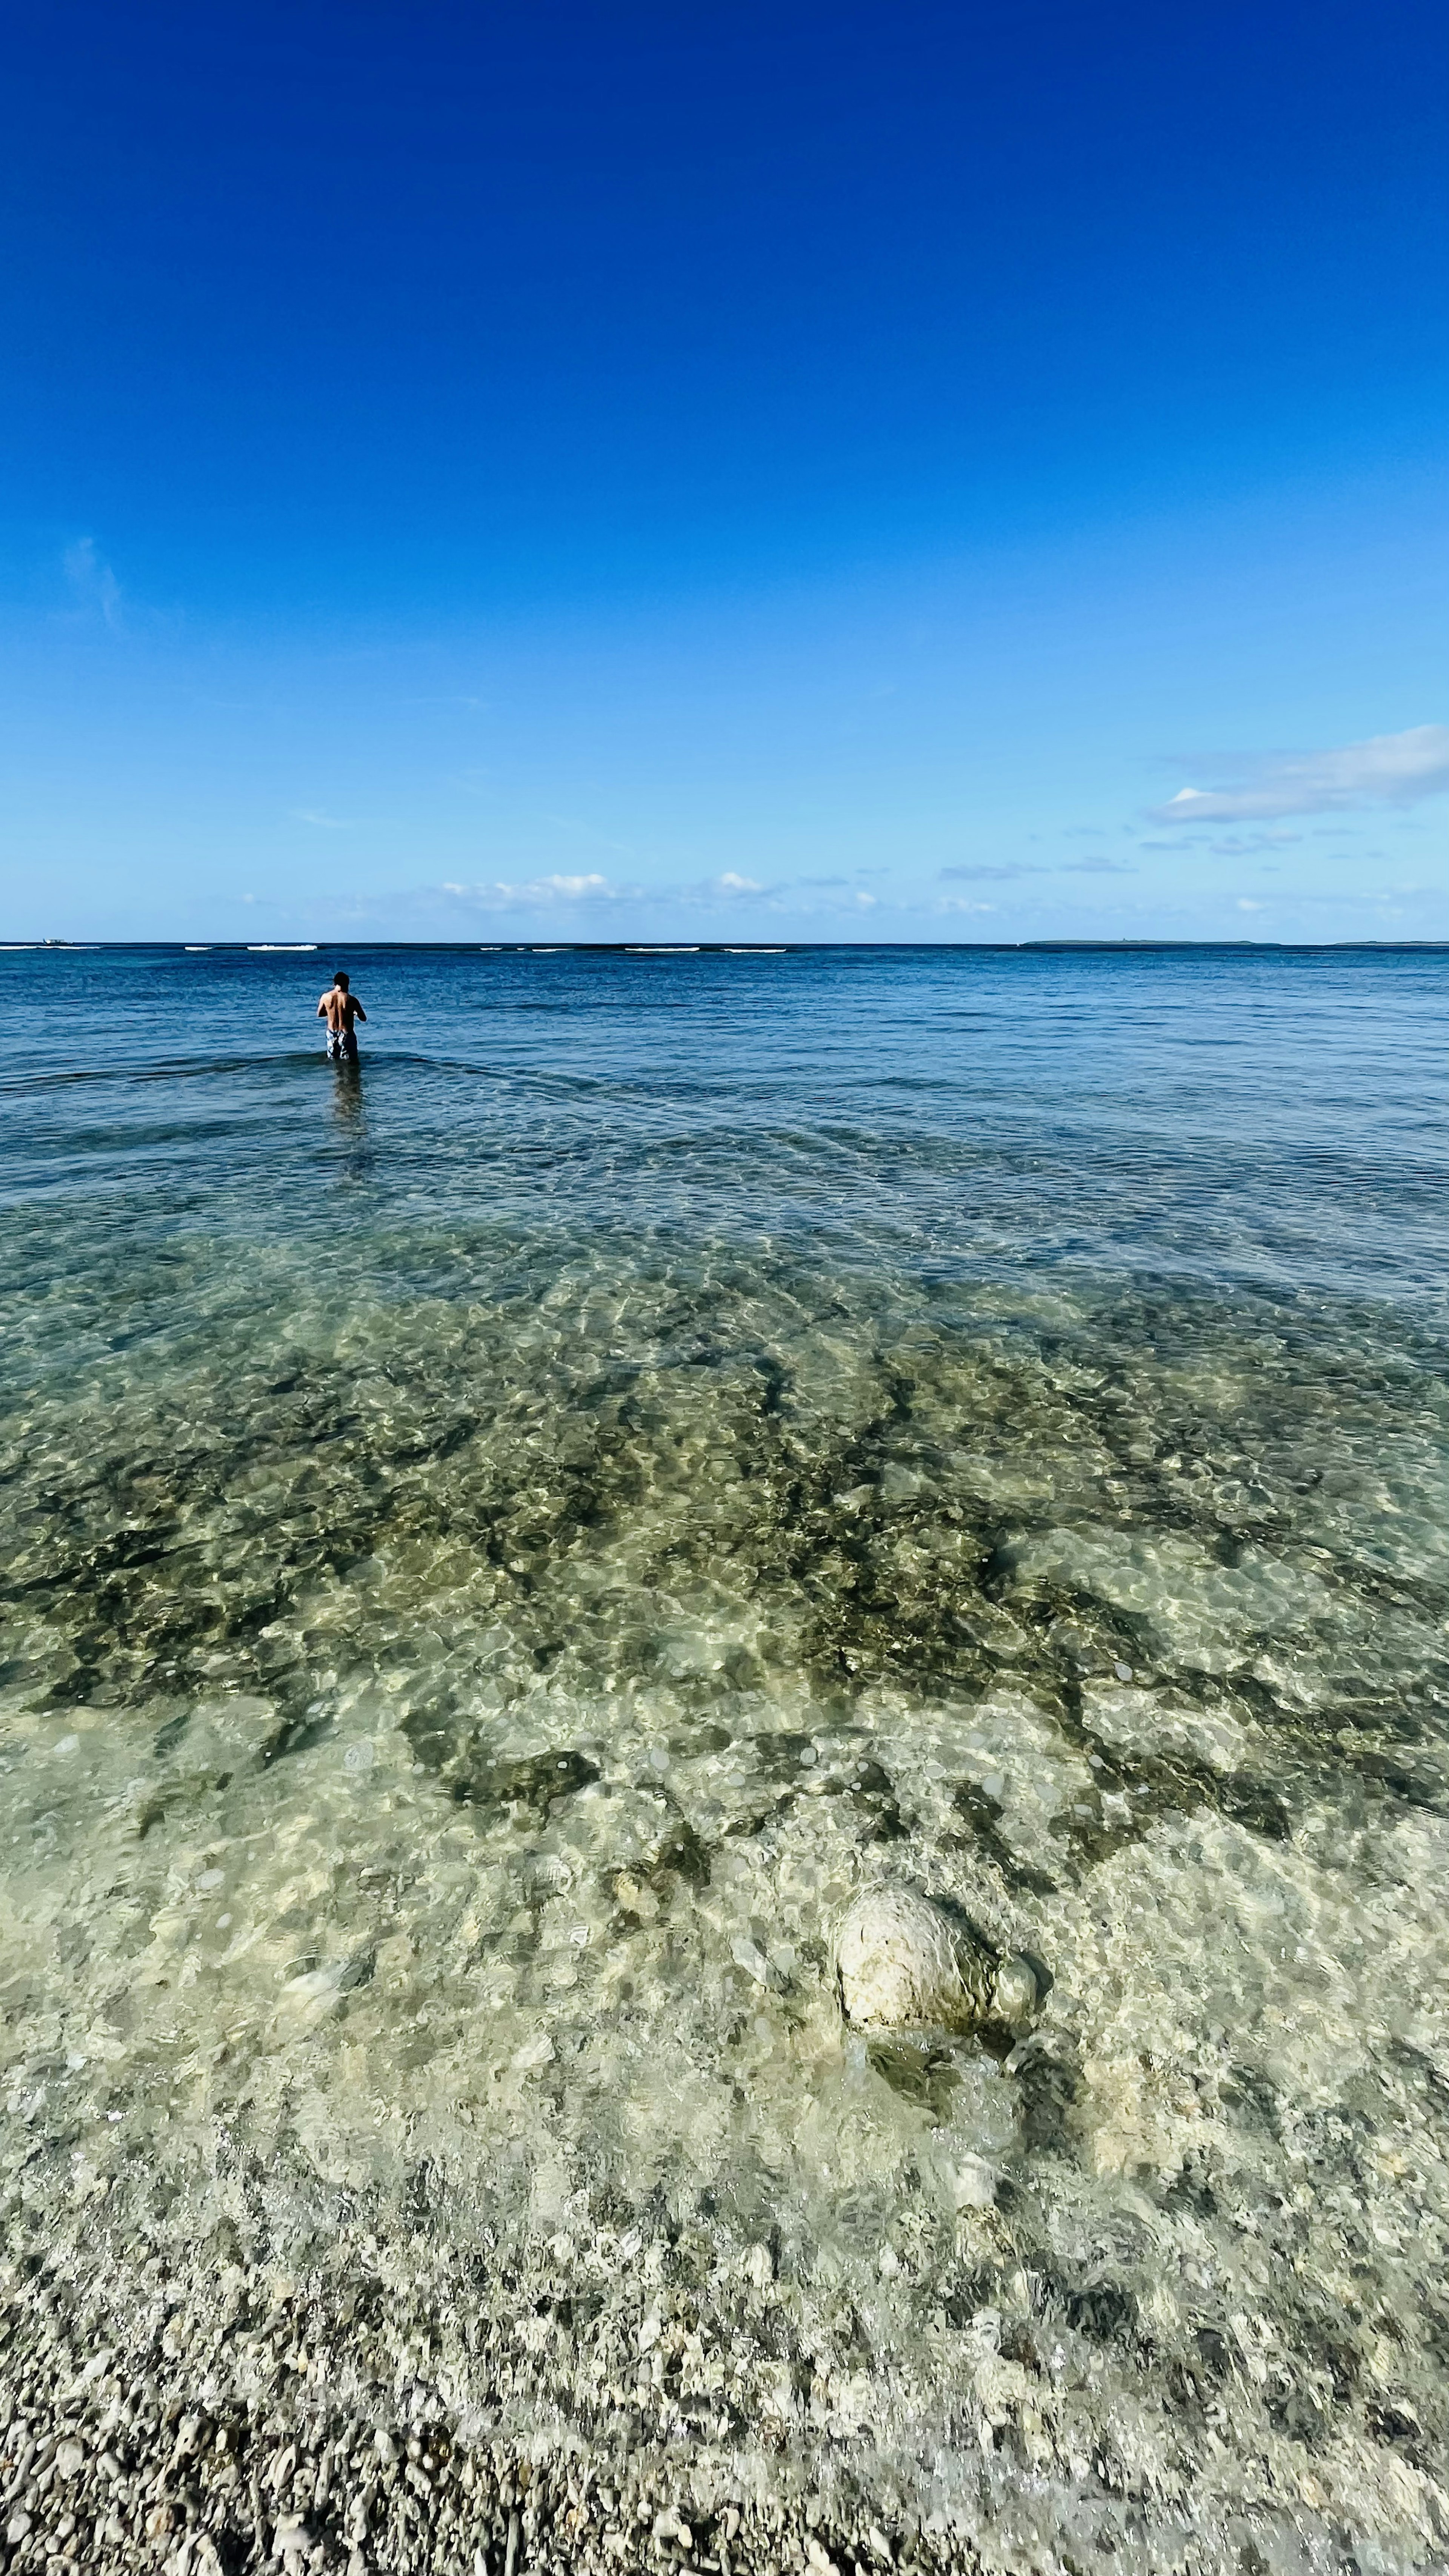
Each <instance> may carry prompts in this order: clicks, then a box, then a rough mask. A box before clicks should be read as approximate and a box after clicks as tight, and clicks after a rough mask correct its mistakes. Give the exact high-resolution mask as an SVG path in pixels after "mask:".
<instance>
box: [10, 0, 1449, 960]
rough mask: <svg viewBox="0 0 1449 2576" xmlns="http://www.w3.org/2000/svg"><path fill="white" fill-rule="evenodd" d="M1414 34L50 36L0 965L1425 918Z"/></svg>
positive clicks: (278, 13) (533, 13) (1439, 899)
mask: <svg viewBox="0 0 1449 2576" xmlns="http://www.w3.org/2000/svg"><path fill="white" fill-rule="evenodd" d="M1446 72H1449V21H1446V20H1445V18H1444V15H1443V12H1442V10H1441V9H1440V8H1439V7H1438V6H1437V5H1436V6H1432V7H1431V6H1430V5H1428V0H1423V5H1420V0H1404V5H1395V0H1390V5H1387V6H1384V5H1375V6H1372V7H1371V6H1369V5H1367V0H1315V5H1313V6H1311V7H1309V6H1286V5H1279V0H1251V5H1238V0H1211V5H1199V0H1178V5H1175V6H1174V7H1172V8H1170V9H1169V8H1164V7H1163V6H1162V5H1161V0H1153V5H1152V6H1150V7H1146V6H1138V5H1113V0H1093V5H1091V6H1087V5H1082V6H1076V5H1065V0H1011V5H1005V0H990V5H987V0H956V5H954V6H951V7H937V6H923V5H916V0H897V5H895V6H893V7H891V8H889V9H887V8H885V7H884V6H878V7H871V8H862V7H856V6H851V5H849V0H838V5H836V6H833V7H831V8H828V9H827V8H825V7H823V6H818V5H814V0H810V5H803V6H794V7H792V6H789V5H786V6H784V7H782V6H780V5H779V0H774V5H772V6H771V7H770V8H769V9H766V8H764V7H760V6H755V5H753V0H735V5H731V6H730V7H728V8H725V7H717V6H714V5H709V0H705V4H704V5H696V6H694V7H692V8H690V9H687V10H686V9H683V8H680V7H678V6H675V7H672V8H670V9H667V10H666V9H663V8H652V7H640V6H636V5H631V0H612V5H608V6H605V5H602V0H600V5H597V6H594V7H582V6H577V5H563V6H557V7H554V6H550V5H548V0H532V4H531V5H529V6H526V7H524V6H512V5H505V6H497V7H488V6H482V5H477V4H476V0H470V5H437V0H408V5H406V6H402V5H391V0H352V5H350V6H348V7H347V8H346V9H343V8H340V7H330V6H319V5H316V0H288V5H286V6H285V7H284V6H277V5H271V0H254V4H253V5H249V6H248V7H246V8H245V9H242V8H239V7H236V6H234V5H231V0H212V5H211V6H209V7H208V8H207V9H205V10H197V9H195V8H194V7H192V6H189V5H188V6H186V7H184V8H183V7H180V6H174V5H169V0H168V5H157V0H128V7H127V8H126V9H125V10H124V11H117V10H115V9H114V8H113V7H110V6H91V5H85V6H80V5H75V0H54V5H52V6H49V7H47V8H46V9H45V10H44V11H34V12H31V13H29V16H28V18H27V19H26V20H25V21H24V23H21V24H18V26H17V28H16V32H15V35H14V39H13V42H12V47H11V65H10V77H9V79H8V82H7V92H6V98H5V102H4V106H3V110H0V120H3V125H4V128H5V130H4V133H3V135H0V144H3V151H0V166H3V169H4V173H5V176H4V180H3V201H0V202H3V221H4V224H5V228H6V235H7V246H6V255H5V259H4V262H3V284H0V304H3V315H0V321H3V333H4V346H5V349H6V352H7V358H6V379H7V392H6V401H5V405H4V408H3V415H0V469H3V470H0V582H3V589H0V674H3V682H4V710H5V713H4V761H3V771H0V851H3V870H0V873H3V885H0V892H3V898H4V899H3V906H0V928H3V935H4V936H8V937H12V938H15V937H19V938H24V937H31V936H46V935H54V936H72V937H81V936H90V937H116V938H125V937H137V938H143V937H148V936H163V937H164V936H172V937H183V938H187V937H201V938H286V937H299V938H300V937H321V938H324V939H329V940H337V939H344V938H346V937H347V936H348V935H349V934H350V935H351V936H353V937H356V938H365V937H384V936H389V935H396V936H403V937H419V938H428V937H438V936H443V937H456V938H461V939H470V938H473V937H475V936H476V937H478V938H480V939H483V940H489V939H495V938H515V937H519V938H527V937H531V936H540V935H541V936H546V937H549V938H604V939H608V938H630V937H638V936H643V937H657V938H670V937H682V938H715V937H724V938H735V937H741V938H755V937H762V938H780V937H789V938H892V939H910V938H988V939H1014V938H1035V937H1043V936H1067V937H1071V936H1079V937H1118V936H1129V937H1130V936H1143V935H1151V936H1162V937H1214V938H1236V937H1244V936H1254V937H1264V938H1304V937H1306V938H1329V939H1340V938H1352V937H1358V936H1364V937H1378V938H1384V937H1389V938H1395V937H1403V938H1426V937H1444V936H1449V868H1446V865H1445V853H1444V819H1445V813H1446V807H1445V804H1444V802H1443V793H1444V790H1445V788H1446V787H1449V729H1446V718H1449V704H1446V692H1445V688H1444V669H1445V654H1444V644H1445V635H1444V596H1445V588H1444V586H1445V575H1446V569H1449V564H1446V558H1449V545H1446V515H1449V514H1446V509H1445V498H1444V494H1445V484H1444V476H1443V464H1444V459H1443V421H1444V417H1445V395H1446V374H1449V370H1446V366H1445V320H1444V317H1445V312H1446V300H1445V292H1444V290H1445V283H1446V271H1449V261H1446V255H1445V254H1446V231H1449V225H1446V211H1449V207H1446V187H1445V181H1444V166H1445V160H1444V155H1445V143H1446V130H1445V129H1446V122H1449V118H1446V112H1445V108H1444V99H1445V96H1446V94H1449V93H1446V80H1445V75H1446Z"/></svg>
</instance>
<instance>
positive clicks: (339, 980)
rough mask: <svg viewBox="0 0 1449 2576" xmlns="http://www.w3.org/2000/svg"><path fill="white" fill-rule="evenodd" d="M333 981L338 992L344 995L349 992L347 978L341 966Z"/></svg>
mask: <svg viewBox="0 0 1449 2576" xmlns="http://www.w3.org/2000/svg"><path fill="white" fill-rule="evenodd" d="M332 981H333V983H334V985H335V986H336V988H337V990H338V991H339V992H342V993H345V992H346V990H347V977H346V976H345V975H344V974H343V972H342V969H341V967H340V966H339V967H338V969H337V972H336V974H335V975H334V976H333V978H332Z"/></svg>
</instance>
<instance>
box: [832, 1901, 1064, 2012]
mask: <svg viewBox="0 0 1449 2576" xmlns="http://www.w3.org/2000/svg"><path fill="white" fill-rule="evenodd" d="M834 1948H835V1969H836V1975H837V1977H838V1979H839V1985H840V2000H841V2004H842V2006H843V2007H844V2011H845V2017H846V2020H847V2021H851V2022H855V2023H858V2024H859V2025H860V2026H861V2027H862V2028H863V2029H867V2030H871V2029H874V2030H909V2029H911V2028H912V2027H919V2026H922V2025H925V2026H928V2027H932V2028H935V2029H945V2030H971V2029H973V2028H974V2027H975V2026H976V2025H977V2024H978V2023H980V2022H985V2021H1005V2022H1008V2023H1012V2024H1016V2023H1019V2022H1024V2021H1027V2020H1029V2019H1030V2017H1031V2014H1032V2012H1033V2011H1034V2009H1035V2006H1036V2000H1037V1993H1036V1978H1035V1976H1034V1974H1033V1972H1032V1969H1031V1966H1030V1963H1029V1962H1028V1961H1027V1960H1025V1959H1022V1958H1018V1957H1013V1958H1010V1959H1003V1960H998V1959H997V1957H996V1954H995V1952H994V1951H992V1950H988V1949H987V1948H986V1946H985V1945H984V1943H982V1942H980V1941H978V1940H976V1939H975V1938H974V1936H973V1935H972V1933H971V1932H970V1931H969V1930H968V1929H967V1927H966V1926H965V1925H964V1924H962V1923H958V1922H957V1921H956V1920H955V1918H954V1917H953V1916H951V1915H949V1914H948V1913H946V1911H945V1910H944V1908H943V1907H942V1906H939V1905H933V1904H932V1902H931V1900H930V1898H929V1897H927V1896H918V1895H917V1894H916V1892H915V1890H914V1889H913V1888H908V1887H878V1888H871V1889H869V1890H867V1891H866V1892H865V1893H863V1894H862V1895H860V1896H858V1897H857V1898H856V1899H855V1902H854V1904H853V1905H852V1906H851V1907H850V1908H849V1910H848V1912H847V1913H846V1914H844V1915H843V1916H842V1918H841V1920H840V1923H839V1924H838V1925H837V1927H836V1933H835V1944H834Z"/></svg>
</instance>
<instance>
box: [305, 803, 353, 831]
mask: <svg viewBox="0 0 1449 2576" xmlns="http://www.w3.org/2000/svg"><path fill="white" fill-rule="evenodd" d="M292 820H293V822H294V823H311V824H314V825H315V827H316V829H317V830H318V831H319V832H355V831H356V829H357V825H356V824H355V823H344V822H343V821H342V820H341V819H340V817H339V816H337V815H336V814H318V813H314V812H313V811H312V810H311V808H310V807H309V806H306V805H294V806H293V808H292Z"/></svg>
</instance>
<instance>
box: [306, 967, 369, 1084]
mask: <svg viewBox="0 0 1449 2576" xmlns="http://www.w3.org/2000/svg"><path fill="white" fill-rule="evenodd" d="M317 1017H318V1019H319V1020H325V1021H326V1023H327V1053H328V1056H329V1058H330V1059H331V1061H332V1062H333V1063H334V1064H341V1063H343V1062H344V1061H345V1062H346V1063H348V1064H356V1062H357V1029H356V1026H355V1023H356V1022H357V1021H358V1020H365V1019H366V1017H367V1013H366V1011H365V1010H364V1009H363V1007H362V1004H361V1003H360V1002H357V1001H354V1000H353V997H352V994H351V992H350V991H349V989H348V981H347V977H346V976H345V975H344V974H343V972H342V969H341V967H340V966H339V967H338V969H337V972H336V974H335V975H334V976H333V978H332V990H331V992H330V993H324V994H323V996H322V999H321V1001H320V1002H319V1003H318V1005H317Z"/></svg>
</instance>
